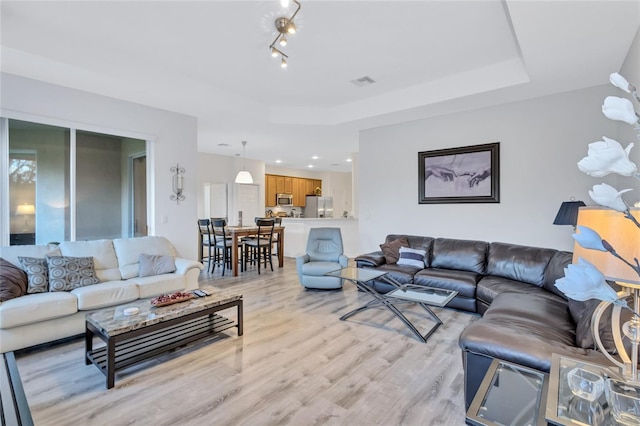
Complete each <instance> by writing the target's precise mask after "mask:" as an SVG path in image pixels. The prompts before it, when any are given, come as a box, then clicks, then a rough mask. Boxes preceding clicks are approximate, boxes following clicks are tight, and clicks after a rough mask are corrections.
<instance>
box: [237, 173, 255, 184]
mask: <svg viewBox="0 0 640 426" xmlns="http://www.w3.org/2000/svg"><path fill="white" fill-rule="evenodd" d="M236 183H253V177H252V176H251V173H249V172H248V171H246V170H242V171H239V172H238V174H237V175H236Z"/></svg>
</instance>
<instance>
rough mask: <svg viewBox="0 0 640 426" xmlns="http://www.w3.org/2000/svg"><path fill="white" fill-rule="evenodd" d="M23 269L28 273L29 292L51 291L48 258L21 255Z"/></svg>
mask: <svg viewBox="0 0 640 426" xmlns="http://www.w3.org/2000/svg"><path fill="white" fill-rule="evenodd" d="M18 260H20V264H21V265H22V269H24V271H25V272H26V273H27V278H28V285H27V293H29V294H33V293H44V292H47V291H49V277H48V274H49V267H48V266H47V259H44V258H42V259H41V258H38V257H22V256H19V257H18Z"/></svg>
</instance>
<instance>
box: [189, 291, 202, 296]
mask: <svg viewBox="0 0 640 426" xmlns="http://www.w3.org/2000/svg"><path fill="white" fill-rule="evenodd" d="M191 293H193V294H195V295H196V296H198V297H204V294H202V292H201V291H200V290H192V291H191Z"/></svg>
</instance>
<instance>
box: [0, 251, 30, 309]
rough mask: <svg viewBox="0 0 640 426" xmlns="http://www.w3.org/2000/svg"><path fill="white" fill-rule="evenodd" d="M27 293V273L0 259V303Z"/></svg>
mask: <svg viewBox="0 0 640 426" xmlns="http://www.w3.org/2000/svg"><path fill="white" fill-rule="evenodd" d="M26 293H27V273H26V272H24V271H23V270H22V269H20V268H18V267H17V266H16V265H14V264H13V263H11V262H9V261H8V260H4V259H3V258H1V257H0V302H4V301H7V300H10V299H15V298H16V297H20V296H24V295H25V294H26Z"/></svg>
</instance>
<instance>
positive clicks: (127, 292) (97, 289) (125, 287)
mask: <svg viewBox="0 0 640 426" xmlns="http://www.w3.org/2000/svg"><path fill="white" fill-rule="evenodd" d="M71 294H73V295H74V296H75V297H77V299H78V310H80V311H86V310H89V309H98V308H104V307H107V306H113V305H120V304H122V303H127V302H131V301H133V300H136V299H138V298H139V297H140V291H139V289H138V285H137V284H136V283H135V282H132V281H131V280H125V281H109V282H106V283H100V284H96V285H92V286H88V287H78V288H76V289H73V290H72V291H71Z"/></svg>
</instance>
